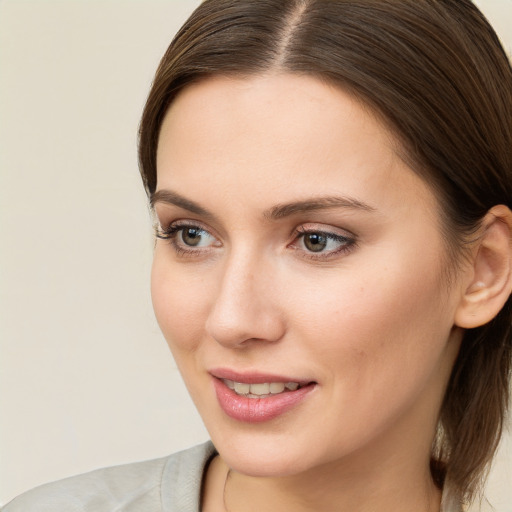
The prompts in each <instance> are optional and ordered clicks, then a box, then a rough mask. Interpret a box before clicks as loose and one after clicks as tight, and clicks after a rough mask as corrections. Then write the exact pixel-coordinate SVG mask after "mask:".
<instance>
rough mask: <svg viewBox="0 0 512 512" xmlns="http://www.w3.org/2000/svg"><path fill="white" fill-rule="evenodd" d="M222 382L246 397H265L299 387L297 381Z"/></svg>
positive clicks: (225, 380)
mask: <svg viewBox="0 0 512 512" xmlns="http://www.w3.org/2000/svg"><path fill="white" fill-rule="evenodd" d="M224 384H225V385H226V386H227V387H228V388H229V389H232V390H234V391H235V393H236V394H237V395H244V396H246V397H247V398H267V397H269V396H271V395H277V394H279V393H282V392H283V391H296V390H297V389H299V383H298V382H286V383H284V382H262V383H259V384H247V383H245V382H234V381H232V380H228V379H224Z"/></svg>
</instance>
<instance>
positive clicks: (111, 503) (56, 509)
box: [1, 442, 215, 512]
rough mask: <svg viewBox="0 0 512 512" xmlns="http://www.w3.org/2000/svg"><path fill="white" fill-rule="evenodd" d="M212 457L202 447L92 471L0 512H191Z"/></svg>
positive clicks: (28, 495) (42, 488)
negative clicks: (205, 469)
mask: <svg viewBox="0 0 512 512" xmlns="http://www.w3.org/2000/svg"><path fill="white" fill-rule="evenodd" d="M214 454H215V449H214V448H213V445H212V444H211V443H209V442H208V443H205V444H202V445H199V446H196V447H194V448H190V449H188V450H184V451H182V452H178V453H175V454H173V455H170V456H168V457H164V458H161V459H155V460H149V461H144V462H136V463H133V464H125V465H122V466H114V467H109V468H103V469H98V470H96V471H92V472H90V473H85V474H83V475H78V476H74V477H71V478H66V479H64V480H59V481H57V482H52V483H49V484H46V485H42V486H40V487H36V488H35V489H32V490H31V491H28V492H26V493H24V494H22V495H20V496H18V497H17V498H15V499H14V500H13V501H11V502H10V503H8V504H7V505H5V507H4V508H2V510H1V512H103V511H104V512H107V511H108V512H110V511H112V510H123V511H126V512H135V511H141V510H144V511H145V512H174V510H191V511H192V510H194V508H198V504H199V496H200V488H201V481H202V476H203V472H204V468H205V466H206V464H207V463H208V461H209V460H210V459H211V458H212V456H213V455H214ZM178 504H180V506H179V507H180V508H178V507H177V505H178ZM183 504H186V508H185V506H182V505H183ZM191 507H192V508H191ZM194 512H195V510H194Z"/></svg>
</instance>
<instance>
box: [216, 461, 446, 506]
mask: <svg viewBox="0 0 512 512" xmlns="http://www.w3.org/2000/svg"><path fill="white" fill-rule="evenodd" d="M404 462H405V461H404ZM221 464H222V465H223V473H224V474H225V481H224V482H225V483H224V486H223V496H222V501H223V508H222V509H221V510H224V511H225V512H253V511H254V512H255V511H261V510H272V511H275V512H281V511H282V512H284V511H289V510H294V512H312V511H317V510H322V511H325V512H331V511H332V512H349V511H350V512H375V510H379V512H410V511H411V510H414V511H415V512H439V509H440V502H441V493H440V491H439V490H438V489H437V488H436V487H435V485H434V483H433V482H432V479H431V477H430V473H429V470H428V464H425V467H424V469H423V470H415V469H414V468H411V467H410V466H409V464H401V463H400V461H399V460H396V459H393V458H392V459H389V460H387V461H383V462H382V464H379V465H377V466H374V467H372V468H366V469H363V468H362V467H359V468H357V467H355V465H354V464H350V463H349V464H347V466H344V465H343V464H342V463H340V462H339V461H337V462H336V463H333V464H327V465H325V466H324V467H321V468H315V470H312V471H308V472H305V473H302V474H298V475H293V476H286V477H277V478H276V477H251V476H247V475H242V474H240V473H237V472H236V471H233V470H229V469H228V468H227V466H226V465H224V463H223V462H222V461H221ZM348 468H350V469H348Z"/></svg>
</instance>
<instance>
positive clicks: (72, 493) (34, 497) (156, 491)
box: [1, 442, 462, 512]
mask: <svg viewBox="0 0 512 512" xmlns="http://www.w3.org/2000/svg"><path fill="white" fill-rule="evenodd" d="M215 454H216V452H215V448H214V446H213V444H212V443H211V442H207V443H204V444H201V445H199V446H195V447H194V448H190V449H188V450H185V451H182V452H178V453H175V454H174V455H170V456H169V457H165V458H162V459H155V460H149V461H146V462H136V463H134V464H126V465H124V466H114V467H111V468H104V469H98V470H96V471H92V472H91V473H86V474H84V475H78V476H74V477H71V478H66V479H64V480H59V481H58V482H53V483H50V484H46V485H42V486H40V487H36V488H35V489H32V490H31V491H28V492H26V493H24V494H22V495H21V496H18V497H17V498H15V499H14V500H13V501H11V502H10V503H8V504H7V505H5V507H3V508H2V510H1V512H142V511H143V512H200V507H201V482H202V480H203V475H204V471H205V468H206V466H207V464H208V462H209V461H210V460H211V459H212V457H213V456H214V455H215ZM461 510H462V509H461V508H460V507H459V506H458V505H454V504H453V503H452V504H451V505H450V504H449V503H447V500H446V496H445V499H444V500H443V507H442V512H460V511H461Z"/></svg>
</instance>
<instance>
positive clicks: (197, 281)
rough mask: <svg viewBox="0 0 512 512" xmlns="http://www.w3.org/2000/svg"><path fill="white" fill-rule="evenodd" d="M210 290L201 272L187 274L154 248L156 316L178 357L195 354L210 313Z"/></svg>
mask: <svg viewBox="0 0 512 512" xmlns="http://www.w3.org/2000/svg"><path fill="white" fill-rule="evenodd" d="M208 297H209V294H208V287H207V283H206V282H205V279H204V277H203V276H202V275H200V274H199V272H193V271H192V272H185V271H184V270H183V269H182V268H178V266H177V265H176V264H174V263H173V262H172V260H170V259H169V257H168V255H166V251H165V248H161V247H157V248H155V255H154V258H153V266H152V269H151V298H152V301H153V308H154V311H155V316H156V319H157V321H158V324H159V326H160V329H161V330H162V333H163V334H164V337H165V339H166V340H167V343H168V344H169V347H170V348H171V351H172V352H173V354H174V355H175V357H178V356H179V352H180V351H194V350H195V349H197V346H198V344H199V343H200V340H201V335H200V333H201V332H202V328H203V326H204V322H205V319H206V314H207V311H208Z"/></svg>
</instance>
